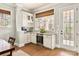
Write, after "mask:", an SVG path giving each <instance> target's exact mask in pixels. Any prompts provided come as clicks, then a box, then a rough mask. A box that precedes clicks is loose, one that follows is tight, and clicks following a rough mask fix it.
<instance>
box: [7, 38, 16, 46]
mask: <svg viewBox="0 0 79 59" xmlns="http://www.w3.org/2000/svg"><path fill="white" fill-rule="evenodd" d="M8 43H10V44H11V45H14V43H15V38H13V37H9V40H8Z"/></svg>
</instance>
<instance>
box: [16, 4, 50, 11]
mask: <svg viewBox="0 0 79 59" xmlns="http://www.w3.org/2000/svg"><path fill="white" fill-rule="evenodd" d="M48 4H50V3H18V4H16V5H17V6H20V7H23V8H25V9H28V10H34V9H37V8H40V7H42V6H45V5H48Z"/></svg>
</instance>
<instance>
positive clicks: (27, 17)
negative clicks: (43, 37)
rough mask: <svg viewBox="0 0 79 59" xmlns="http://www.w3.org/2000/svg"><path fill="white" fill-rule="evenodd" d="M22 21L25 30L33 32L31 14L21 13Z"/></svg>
mask: <svg viewBox="0 0 79 59" xmlns="http://www.w3.org/2000/svg"><path fill="white" fill-rule="evenodd" d="M22 19H23V24H22V26H23V27H25V28H26V29H27V30H29V31H30V30H31V29H32V30H33V27H34V26H33V25H34V22H33V14H31V13H28V12H25V11H22Z"/></svg>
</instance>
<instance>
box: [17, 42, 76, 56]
mask: <svg viewBox="0 0 79 59" xmlns="http://www.w3.org/2000/svg"><path fill="white" fill-rule="evenodd" d="M18 49H21V50H23V51H24V52H26V53H28V54H30V55H31V56H58V55H59V53H60V52H63V53H66V54H69V55H75V54H74V53H75V52H72V51H69V50H65V49H62V48H55V49H53V50H51V49H48V48H45V47H42V46H39V45H36V44H33V43H30V44H27V45H25V46H24V47H21V48H18Z"/></svg>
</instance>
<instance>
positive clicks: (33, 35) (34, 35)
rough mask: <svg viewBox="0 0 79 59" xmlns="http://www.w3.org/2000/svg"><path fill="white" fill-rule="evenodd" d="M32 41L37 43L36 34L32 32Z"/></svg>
mask: <svg viewBox="0 0 79 59" xmlns="http://www.w3.org/2000/svg"><path fill="white" fill-rule="evenodd" d="M31 42H32V43H36V34H31Z"/></svg>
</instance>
